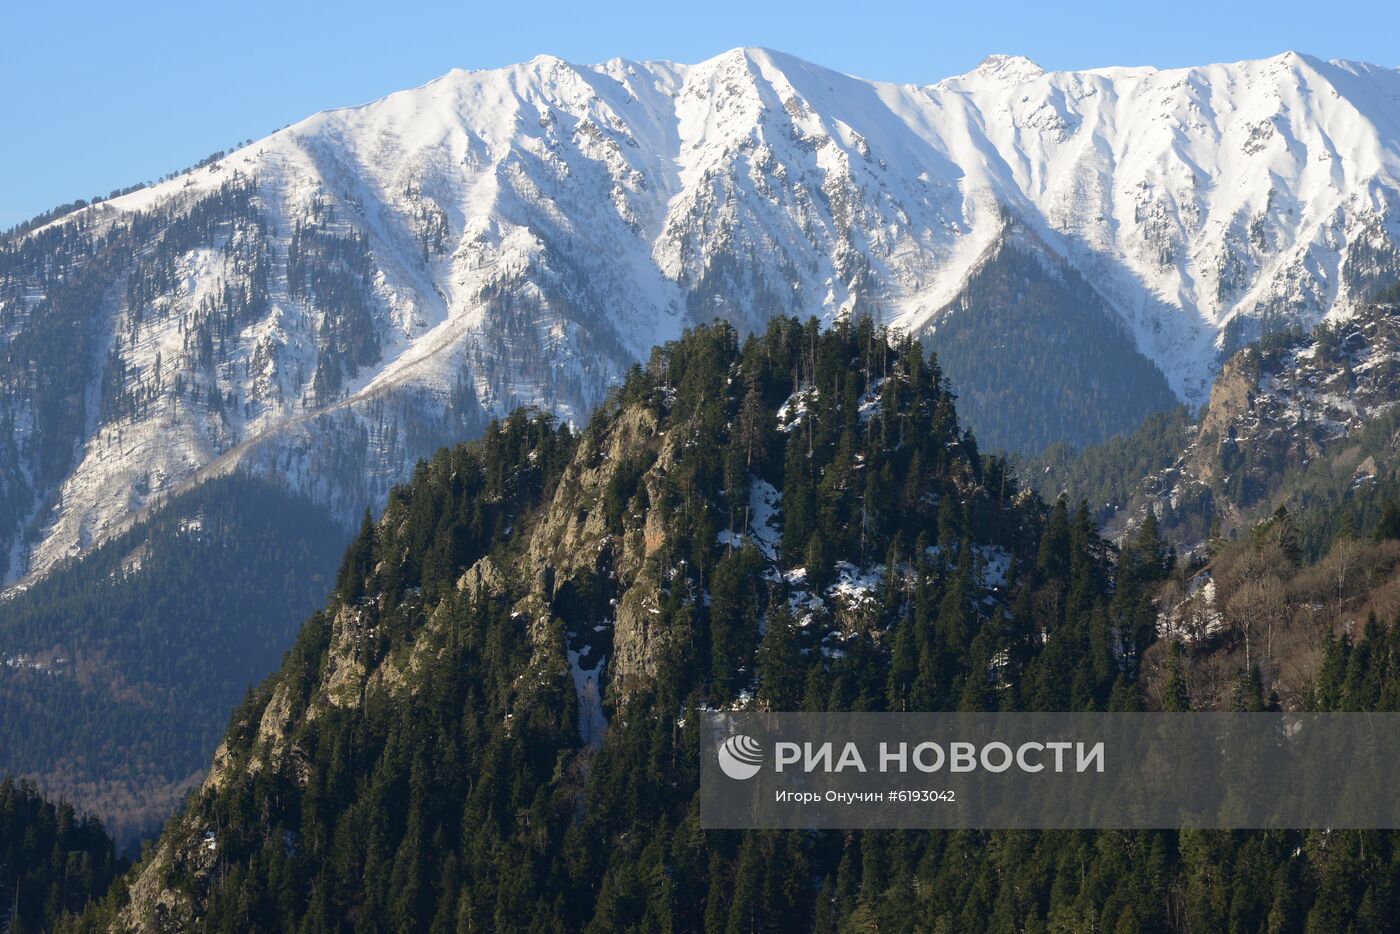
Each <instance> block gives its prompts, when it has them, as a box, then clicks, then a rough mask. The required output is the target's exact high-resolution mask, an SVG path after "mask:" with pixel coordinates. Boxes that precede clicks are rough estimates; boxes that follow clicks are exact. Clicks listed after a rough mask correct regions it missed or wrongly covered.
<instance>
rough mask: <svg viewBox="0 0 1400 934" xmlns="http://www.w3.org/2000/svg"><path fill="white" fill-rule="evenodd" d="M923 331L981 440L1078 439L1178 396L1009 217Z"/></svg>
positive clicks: (1062, 266)
mask: <svg viewBox="0 0 1400 934" xmlns="http://www.w3.org/2000/svg"><path fill="white" fill-rule="evenodd" d="M925 341H926V343H927V344H928V346H929V348H930V349H932V350H934V351H936V352H937V353H938V359H939V361H940V362H941V363H942V364H943V368H944V372H946V373H947V375H948V380H949V382H950V383H951V384H952V386H953V389H954V390H955V391H956V392H957V395H958V413H959V414H960V415H961V416H962V417H963V418H964V419H965V420H966V421H967V422H968V423H970V425H971V426H972V428H973V429H974V430H975V431H976V432H977V437H978V439H979V440H980V441H981V443H982V444H983V445H984V446H986V447H987V448H989V449H993V450H1009V451H1014V452H1016V453H1018V454H1022V455H1033V454H1038V453H1039V452H1041V451H1043V450H1044V449H1045V448H1046V447H1048V446H1050V445H1053V444H1068V445H1072V446H1074V447H1082V446H1083V445H1086V444H1093V443H1097V442H1102V441H1105V440H1107V439H1109V438H1112V437H1113V436H1115V435H1118V434H1120V433H1123V432H1126V431H1131V430H1132V429H1134V428H1136V427H1137V426H1138V424H1139V423H1141V422H1142V421H1143V419H1144V418H1147V417H1149V416H1151V415H1152V414H1153V413H1156V412H1160V411H1163V410H1167V409H1172V408H1175V407H1177V405H1178V403H1177V398H1176V396H1175V395H1173V393H1172V390H1171V387H1170V386H1168V385H1167V380H1166V377H1164V376H1163V375H1162V371H1161V370H1159V369H1157V367H1156V365H1155V364H1153V362H1152V361H1151V360H1149V359H1147V358H1146V357H1145V356H1143V355H1142V354H1141V353H1139V352H1138V349H1137V347H1136V346H1135V345H1134V343H1133V337H1132V335H1131V334H1129V333H1128V331H1127V330H1126V329H1125V328H1124V326H1123V322H1122V320H1121V319H1120V318H1119V317H1118V316H1117V315H1116V314H1115V313H1114V312H1113V311H1112V309H1110V308H1109V306H1108V305H1107V304H1106V303H1105V301H1104V299H1103V298H1102V297H1101V296H1100V295H1099V294H1098V293H1097V292H1096V291H1094V289H1093V288H1092V287H1091V286H1090V285H1089V283H1088V282H1086V281H1085V280H1084V277H1083V276H1081V275H1080V274H1079V273H1077V272H1076V271H1075V270H1074V268H1073V267H1071V266H1070V265H1069V264H1068V263H1066V262H1065V261H1064V260H1062V259H1060V258H1058V257H1056V256H1055V255H1054V254H1053V253H1052V252H1051V251H1050V250H1049V249H1048V248H1046V247H1045V246H1044V245H1043V244H1041V243H1039V242H1038V241H1035V240H1034V238H1033V237H1031V236H1030V235H1028V234H1027V233H1026V232H1024V231H1019V232H1018V231H1016V230H1015V228H1014V225H1010V224H1008V230H1007V234H1006V235H1005V237H1004V238H1003V239H1002V240H1000V241H998V242H997V243H996V244H995V245H994V246H993V247H992V249H990V250H989V251H988V253H987V255H986V256H984V257H983V258H982V260H981V262H979V263H978V265H977V266H976V267H975V268H974V269H973V270H972V272H971V273H970V274H969V276H968V279H967V282H966V283H965V284H964V285H963V288H962V290H961V291H960V292H959V293H958V295H957V297H956V298H955V299H954V300H953V301H952V302H951V303H950V304H949V305H948V307H947V308H946V309H945V310H944V312H943V314H942V315H941V316H939V317H938V318H937V319H936V321H935V323H934V325H933V327H932V328H931V329H930V331H929V332H928V335H927V337H925Z"/></svg>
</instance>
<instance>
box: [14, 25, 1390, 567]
mask: <svg viewBox="0 0 1400 934" xmlns="http://www.w3.org/2000/svg"><path fill="white" fill-rule="evenodd" d="M1008 231H1015V232H1016V233H1015V237H1016V239H1017V241H1018V242H1019V243H1021V244H1023V245H1024V244H1025V243H1033V244H1034V245H1035V249H1036V250H1038V251H1039V252H1040V253H1041V254H1042V262H1043V265H1044V266H1045V268H1046V274H1047V275H1051V276H1053V275H1056V274H1057V272H1056V271H1057V269H1058V270H1060V271H1061V272H1064V271H1068V272H1070V273H1072V274H1073V276H1074V281H1075V282H1076V283H1088V284H1089V286H1091V287H1092V288H1093V289H1094V290H1095V291H1096V292H1097V293H1098V296H1099V297H1100V298H1102V300H1103V305H1104V306H1105V307H1106V308H1108V309H1110V311H1111V313H1112V314H1115V315H1117V316H1118V317H1119V318H1121V323H1122V325H1123V331H1124V333H1125V334H1126V335H1128V336H1129V337H1130V338H1131V340H1132V342H1133V343H1135V344H1136V347H1137V349H1138V351H1140V352H1141V354H1143V355H1145V356H1146V358H1148V359H1149V360H1151V361H1153V362H1154V363H1155V364H1156V365H1157V366H1158V367H1159V368H1160V369H1161V371H1162V373H1163V374H1164V375H1165V377H1166V380H1167V382H1168V383H1169V385H1170V387H1171V389H1172V390H1173V391H1174V392H1175V393H1176V395H1177V396H1178V397H1179V398H1181V399H1182V400H1185V401H1189V402H1192V403H1200V402H1203V401H1204V399H1205V397H1206V393H1207V392H1208V389H1209V386H1210V381H1211V379H1212V377H1213V375H1214V373H1215V371H1216V369H1217V366H1218V362H1219V360H1220V359H1221V350H1222V348H1224V349H1230V348H1232V347H1233V346H1235V345H1237V344H1238V343H1240V342H1241V341H1244V340H1248V339H1251V338H1252V337H1253V336H1255V335H1257V334H1258V333H1260V331H1261V330H1265V329H1268V328H1272V327H1274V326H1277V325H1278V324H1281V323H1291V322H1297V323H1308V324H1310V323H1313V322H1315V321H1317V320H1319V319H1321V318H1323V317H1324V316H1326V315H1329V314H1331V315H1337V316H1342V315H1346V314H1348V313H1349V311H1350V310H1351V309H1352V308H1354V307H1355V306H1357V305H1358V304H1359V303H1360V302H1361V300H1362V299H1364V297H1365V296H1367V295H1369V294H1370V292H1371V291H1372V289H1373V288H1374V286H1375V284H1376V283H1378V282H1380V281H1382V280H1383V279H1385V278H1386V277H1387V276H1389V275H1392V274H1393V273H1395V271H1396V270H1397V269H1398V268H1400V72H1397V71H1395V70H1393V69H1388V68H1382V67H1377V66H1373V65H1367V64H1360V63H1352V62H1324V61H1320V60H1317V59H1315V58H1310V57H1308V56H1304V55H1299V54H1296V53H1291V52H1290V53H1287V54H1284V55H1281V56H1278V57H1276V58H1272V59H1267V60H1262V61H1249V62H1241V63H1236V64H1228V65H1211V66H1206V67H1202V68H1189V69H1178V70H1169V71H1158V70H1155V69H1151V68H1110V69H1100V70H1094V71H1085V72H1060V73H1046V72H1043V71H1042V70H1041V69H1040V68H1039V67H1037V66H1036V65H1035V64H1033V63H1032V62H1029V61H1027V60H1025V59H1023V58H1017V57H1008V56H994V57H992V58H989V59H987V60H986V61H984V62H983V63H982V64H981V65H980V66H978V68H976V69H975V70H974V71H972V72H970V73H968V74H965V75H961V76H958V77H956V78H951V79H948V80H945V81H942V82H939V83H937V84H933V85H894V84H881V83H877V82H870V81H865V80H861V79H858V78H853V77H848V76H846V75H842V74H838V73H836V72H832V71H829V70H827V69H824V68H821V67H819V66H817V65H813V64H810V63H807V62H804V61H801V60H799V59H796V58H793V57H791V56H788V55H783V54H780V53H776V52H770V51H765V50H759V49H737V50H734V51H731V52H728V53H725V54H723V55H720V56H717V57H716V58H713V59H710V60H708V61H705V62H702V63H700V64H697V65H680V64H673V63H667V62H651V63H645V62H629V61H622V60H613V61H609V62H606V63H603V64H600V65H592V66H577V65H572V64H570V63H568V62H564V61H561V60H559V59H557V58H552V57H548V56H541V57H539V58H536V59H534V60H532V61H530V62H526V63H524V64H521V65H516V66H513V67H508V68H502V69H497V70H491V71H454V72H452V73H450V74H448V75H446V76H444V77H442V78H440V79H438V80H436V81H434V82H432V83H430V84H427V85H425V86H423V87H421V88H417V89H414V90H410V91H404V92H401V93H397V94H393V95H391V96H389V97H386V98H384V99H382V100H379V101H376V102H374V103H371V104H367V105H365V106H362V107H354V108H347V109H342V110H335V111H329V112H326V113H322V114H318V115H316V116H313V117H311V118H309V119H307V120H305V121H302V122H301V123H298V124H295V125H293V126H291V127H288V128H286V129H284V130H281V131H279V132H277V133H275V134H273V135H272V136H270V137H267V138H266V139H263V140H259V141H257V142H255V143H252V144H250V145H248V146H245V147H243V148H242V149H239V150H237V151H235V152H232V153H230V154H228V155H227V156H226V157H225V158H222V159H220V160H219V161H218V162H215V163H213V164H210V165H208V166H205V167H202V168H200V169H198V170H196V171H194V172H192V173H189V174H186V175H182V176H179V177H177V178H174V179H172V180H170V181H167V182H164V183H162V184H160V185H157V186H154V187H150V188H146V189H144V190H141V191H138V192H135V193H133V194H129V195H126V196H123V197H119V198H116V199H113V200H111V201H108V202H105V203H103V204H101V205H99V206H96V207H93V208H89V209H86V210H84V211H81V212H78V213H76V214H73V215H69V216H67V217H66V218H63V219H60V220H59V221H56V222H54V223H53V224H51V225H49V226H47V227H44V228H39V229H37V230H34V231H30V232H27V233H25V234H23V235H20V236H18V237H16V238H12V239H11V242H10V243H8V244H7V245H5V246H4V251H5V252H4V253H3V254H0V335H3V340H4V341H5V344H4V349H5V354H6V357H5V363H4V367H5V369H4V370H3V372H0V395H2V396H3V403H0V418H3V419H4V427H8V429H9V434H10V437H11V439H12V443H11V444H10V445H9V446H8V447H7V448H6V449H5V450H4V451H0V474H3V476H0V506H3V511H0V519H3V520H4V522H3V523H0V524H8V527H7V528H5V529H3V530H0V535H3V537H4V538H5V539H6V540H8V541H9V542H10V544H11V547H10V563H9V568H8V573H7V579H8V580H15V579H17V578H18V577H20V576H22V575H23V574H25V573H31V572H35V571H41V570H43V569H44V568H47V567H50V566H51V565H52V564H53V563H54V562H55V561H57V560H61V559H62V558H63V557H65V556H67V555H71V554H74V553H76V552H78V551H80V550H82V549H83V548H86V547H88V546H90V545H91V544H92V543H94V542H95V541H98V540H100V539H102V538H104V537H105V536H107V535H109V534H110V533H111V532H112V531H113V530H115V529H117V528H120V527H121V526H122V525H123V524H125V523H126V522H127V521H129V519H130V517H131V516H133V515H136V514H139V513H140V511H141V510H142V509H143V508H145V507H146V506H148V505H149V504H150V503H151V502H152V501H153V500H155V499H156V498H158V497H159V496H160V495H162V494H163V493H166V492H168V491H171V490H174V489H178V488H181V487H183V486H186V485H188V484H190V483H191V482H193V481H194V480H196V479H197V478H199V477H201V476H207V475H209V474H210V473H212V472H218V471H223V470H227V469H230V468H232V467H234V466H240V465H241V466H244V467H247V468H249V469H252V470H254V471H257V472H261V473H265V474H270V475H276V476H281V477H285V478H286V479H287V480H288V482H289V483H291V484H292V485H293V486H295V487H297V488H300V489H306V490H309V491H311V492H312V493H313V494H315V495H317V496H318V497H319V498H320V499H321V500H322V501H323V502H325V503H327V505H330V506H332V507H333V508H335V509H337V510H338V511H339V512H340V513H341V514H346V513H350V512H357V511H358V509H359V508H360V507H361V506H362V504H363V503H364V502H366V501H368V500H373V499H375V498H377V497H380V496H382V495H383V494H384V492H385V491H386V490H387V488H388V486H389V485H390V484H391V483H392V482H394V481H395V480H398V479H401V478H402V477H404V476H405V475H406V473H407V472H408V470H409V469H410V468H411V465H412V464H413V462H414V461H415V460H416V459H417V458H419V457H421V456H423V455H425V454H426V453H428V452H430V451H431V450H432V449H433V448H434V447H435V446H437V445H438V444H441V443H444V442H446V441H450V440H454V439H455V438H457V437H459V436H460V435H462V434H463V433H466V432H471V431H475V430H479V429H480V427H481V426H482V424H483V423H484V420H485V418H486V417H487V416H489V415H492V414H498V413H501V412H504V411H505V410H507V409H508V408H510V407H512V406H514V405H516V404H519V403H535V404H538V405H541V406H544V407H547V408H551V409H553V410H555V411H556V412H558V413H559V414H560V415H561V416H563V417H571V418H572V417H580V416H582V415H583V414H584V412H585V411H586V409H587V407H588V406H589V405H591V404H592V403H594V402H595V401H597V400H598V399H599V398H600V397H601V393H602V391H603V389H604V388H605V387H606V385H607V384H608V383H609V382H610V381H611V380H613V379H615V378H616V377H618V376H619V375H620V374H621V373H622V372H623V371H624V370H625V369H626V367H628V366H629V365H630V364H631V363H633V362H634V361H636V360H638V359H640V358H642V357H643V356H644V355H645V354H646V353H647V351H648V349H649V348H650V347H651V346H653V345H654V344H656V343H658V342H660V341H664V340H666V339H669V338H672V337H674V336H676V335H678V334H679V332H680V331H681V330H682V329H683V328H684V327H685V326H687V324H690V323H693V322H699V321H708V320H710V319H711V318H713V317H714V316H717V315H718V316H721V317H724V318H727V319H728V320H730V321H732V322H734V323H735V324H736V325H738V326H739V327H740V328H741V329H742V330H750V329H754V328H757V327H760V326H761V325H762V323H763V322H764V321H765V320H766V319H768V318H769V317H771V316H773V315H777V314H789V313H790V314H801V315H806V314H810V313H815V314H818V315H821V316H823V317H825V318H827V319H830V318H833V317H835V316H837V315H840V314H842V313H844V312H848V311H851V310H853V309H857V308H861V309H865V310H868V311H870V312H871V313H873V314H875V315H876V316H877V317H878V318H879V319H880V320H881V321H882V322H884V323H888V324H893V325H899V326H901V327H905V328H909V329H915V330H930V329H936V327H937V324H938V321H939V317H940V313H941V312H942V311H944V310H945V309H958V308H964V309H966V308H972V307H975V306H976V304H977V303H976V302H969V301H967V300H966V296H964V295H963V294H962V293H963V290H964V287H965V284H966V283H968V282H970V281H972V280H971V278H970V277H971V276H972V274H973V273H974V272H975V271H976V270H977V269H979V268H981V267H980V265H979V264H982V263H983V260H984V258H985V257H987V256H989V255H992V254H993V253H994V252H995V251H996V250H997V249H998V248H999V247H1000V246H1001V245H1002V244H1003V242H1004V241H1006V240H1007V239H1008ZM57 253H61V255H62V261H61V262H57V261H55V260H54V256H55V254H57ZM82 274H86V275H88V276H89V278H90V279H91V281H90V282H87V285H86V287H85V288H78V286H76V285H74V283H75V282H78V283H79V284H81V282H82V281H85V280H82ZM1080 287H1081V286H1079V285H1076V286H1075V288H1080ZM950 313H956V312H955V311H954V312H950ZM1108 324H1109V326H1112V324H1111V322H1109V323H1108ZM1070 339H1071V340H1072V339H1074V338H1073V336H1071V337H1070ZM62 341H66V342H67V343H64V344H63V345H62V346H63V350H62V351H61V352H55V351H53V346H54V342H62ZM1019 350H1020V349H1019V348H1010V349H1008V352H1019ZM41 353H49V354H55V353H57V356H56V357H55V358H54V360H53V361H52V362H49V358H48V357H44V358H43V361H42V362H36V359H37V357H36V355H39V354H41ZM1105 365H1106V366H1110V367H1111V366H1112V365H1113V361H1106V362H1105ZM45 367H49V368H56V369H55V370H54V372H55V373H58V372H60V371H61V378H60V376H58V375H53V374H49V372H48V370H46V369H45Z"/></svg>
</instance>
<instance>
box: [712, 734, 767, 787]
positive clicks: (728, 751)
mask: <svg viewBox="0 0 1400 934" xmlns="http://www.w3.org/2000/svg"><path fill="white" fill-rule="evenodd" d="M719 767H720V769H722V770H723V771H724V774H725V775H728V776H729V777H730V778H733V779H737V780H739V781H743V780H744V779H746V778H753V777H754V776H755V775H757V774H758V770H759V769H761V768H763V747H761V746H760V745H759V744H758V740H756V739H754V738H753V737H752V736H745V735H743V734H742V733H736V734H734V735H733V736H731V737H729V738H728V739H726V740H725V741H724V742H722V743H720V744H719Z"/></svg>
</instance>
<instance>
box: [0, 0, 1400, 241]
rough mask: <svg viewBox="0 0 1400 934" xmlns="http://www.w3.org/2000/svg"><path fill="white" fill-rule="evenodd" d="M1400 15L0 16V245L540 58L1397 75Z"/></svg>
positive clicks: (423, 6) (412, 9)
mask: <svg viewBox="0 0 1400 934" xmlns="http://www.w3.org/2000/svg"><path fill="white" fill-rule="evenodd" d="M1397 36H1400V3H1395V2H1394V0H1390V2H1342V0H1325V2H1324V0H1310V2H1306V3H1303V2H1292V0H1281V2H1272V3H1261V2H1250V3H1243V2H1233V0H1212V2H1199V0H1163V2H1156V3H1150V4H1148V3H1143V2H1141V0H1120V2H1115V3H1103V2H1097V0H1095V2H1089V0H1084V2H1079V3H1074V4H1065V3H1050V2H1045V0H1040V2H1036V3H1022V2H1017V0H997V2H982V3H977V2H972V3H969V2H961V3H957V4H951V3H944V2H940V0H924V2H921V3H901V2H895V3H884V4H878V3H818V2H808V3H802V4H798V3H772V2H762V0H746V2H730V0H707V2H702V0H693V2H675V0H671V2H664V0H663V2H659V3H658V2H652V3H643V2H610V3H591V4H589V3H579V2H574V3H560V2H553V0H523V2H522V0H492V2H489V3H482V2H457V3H417V4H415V3H410V2H404V3H399V4H393V3H384V2H367V0H342V2H339V3H324V4H322V3H296V2H291V0H283V2H274V3H270V2H263V0H250V2H244V3H238V4H191V3H154V2H146V0H131V2H128V3H120V4H118V3H101V4H99V3H91V2H78V3H65V2H62V0H50V2H47V3H39V2H23V0H15V2H12V3H8V4H6V5H5V6H4V8H3V10H0V49H3V51H2V52H0V228H4V227H8V226H10V225H12V224H14V223H17V222H18V221H20V220H22V219H24V218H26V217H29V216H31V215H33V214H36V213H38V212H40V211H43V210H45V209H47V208H50V207H53V206H54V205H56V204H60V203H63V202H66V201H70V200H72V199H74V198H78V197H90V196H91V195H93V194H96V193H105V192H107V191H110V190H111V189H113V188H116V187H119V186H125V185H129V184H132V183H135V182H139V181H144V180H150V179H153V178H157V177H159V176H160V175H163V174H165V173H166V172H169V171H171V170H173V169H178V168H181V167H183V166H185V165H188V164H190V163H192V162H194V161H196V160H198V159H199V158H201V157H202V156H204V155H206V154H208V153H210V152H212V151H214V150H217V149H223V148H225V147H227V146H229V145H230V144H232V143H235V142H237V141H240V140H243V139H247V138H257V137H261V136H264V135H266V134H268V133H270V132H272V131H273V130H275V129H277V128H278V127H281V126H284V125H286V124H288V123H292V122H294V121H296V120H299V119H301V118H302V117H305V116H307V115H309V114H311V113H313V112H315V111H317V110H324V109H326V108H329V107H337V106H344V105H348V104H357V103H362V102H364V101H367V100H372V99H374V98H377V97H381V96H383V95H384V94H387V93H389V92H391V91H395V90H398V89H401V88H406V87H412V86H415V85H419V84H422V83H424V82H426V81H429V80H431V79H432V78H434V77H436V76H438V75H440V74H442V73H443V72H446V71H447V70H449V69H450V68H453V67H463V68H487V67H493V66H498V65H503V64H508V63H510V62H515V61H521V60H524V59H528V58H531V57H532V56H534V55H536V54H538V53H540V52H550V53H553V54H555V55H559V56H562V57H564V58H566V59H569V60H572V61H577V62H593V61H599V60H602V59H606V58H611V57H612V56H615V55H620V56H622V57H625V58H638V59H646V58H669V59H673V60H677V61H699V60H701V59H704V58H708V57H710V56H711V55H715V54H717V53H719V52H722V51H724V50H726V49H729V48H733V47H735V46H740V45H761V46H767V47H770V48H776V49H781V50H783V51H786V52H791V53H793V54H795V55H799V56H801V57H803V58H807V59H810V60H812V61H816V62H820V63H821V64H823V65H826V66H828V67H831V68H836V69H838V70H841V71H845V72H849V73H852V74H857V75H861V76H863V77H869V78H878V79H883V80H890V81H909V82H931V81H936V80H938V79H939V78H943V77H946V76H948V75H952V74H958V73H960V72H963V71H966V70H967V69H968V68H970V67H972V66H973V65H975V64H976V63H977V62H978V61H980V60H981V59H982V58H983V57H984V56H986V55H988V54H990V53H993V52H1010V53H1017V54H1022V55H1027V56H1029V57H1030V58H1033V59H1035V60H1036V61H1037V62H1039V63H1040V64H1041V65H1043V66H1044V67H1046V68H1049V69H1070V68H1091V67H1097V66H1102V65H1139V64H1150V65H1157V66H1160V67H1171V66H1179V65H1189V64H1200V63H1204V62H1211V61H1232V60H1237V59H1244V58H1259V57H1264V56H1268V55H1273V54H1276V53H1278V52H1281V51H1284V50H1286V49H1297V50H1299V51H1303V52H1310V53H1312V54H1315V55H1320V56H1322V57H1324V58H1356V59H1363V60H1367V61H1372V62H1376V63H1379V64H1384V65H1389V66H1392V67H1394V66H1396V65H1400V41H1397Z"/></svg>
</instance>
